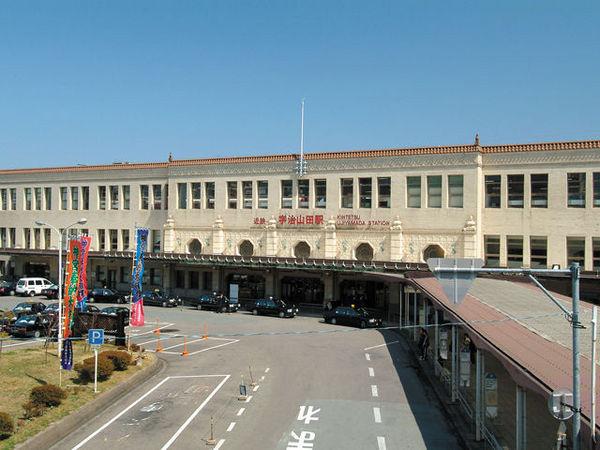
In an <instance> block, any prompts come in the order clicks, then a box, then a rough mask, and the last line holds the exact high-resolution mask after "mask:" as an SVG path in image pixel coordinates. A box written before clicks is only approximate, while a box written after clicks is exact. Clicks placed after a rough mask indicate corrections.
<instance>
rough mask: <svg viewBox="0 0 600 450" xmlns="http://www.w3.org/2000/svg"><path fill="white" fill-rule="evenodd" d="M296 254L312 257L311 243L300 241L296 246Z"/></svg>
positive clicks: (296, 255)
mask: <svg viewBox="0 0 600 450" xmlns="http://www.w3.org/2000/svg"><path fill="white" fill-rule="evenodd" d="M294 256H295V257H296V258H310V245H308V243H306V242H305V241H300V242H298V243H297V244H296V246H295V247H294Z"/></svg>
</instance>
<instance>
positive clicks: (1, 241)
mask: <svg viewBox="0 0 600 450" xmlns="http://www.w3.org/2000/svg"><path fill="white" fill-rule="evenodd" d="M0 247H2V248H6V247H8V245H7V243H6V228H0Z"/></svg>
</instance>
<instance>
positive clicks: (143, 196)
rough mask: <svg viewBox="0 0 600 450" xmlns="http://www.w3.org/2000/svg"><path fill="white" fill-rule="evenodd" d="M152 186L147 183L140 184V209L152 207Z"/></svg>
mask: <svg viewBox="0 0 600 450" xmlns="http://www.w3.org/2000/svg"><path fill="white" fill-rule="evenodd" d="M148 197H150V188H149V187H148V185H147V184H142V185H140V209H150V200H149V198H148Z"/></svg>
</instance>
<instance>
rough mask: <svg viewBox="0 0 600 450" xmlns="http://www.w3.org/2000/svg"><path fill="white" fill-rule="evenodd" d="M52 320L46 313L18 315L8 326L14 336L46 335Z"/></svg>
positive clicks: (36, 336) (50, 327)
mask: <svg viewBox="0 0 600 450" xmlns="http://www.w3.org/2000/svg"><path fill="white" fill-rule="evenodd" d="M52 324H53V320H52V318H51V316H48V315H46V314H35V315H24V316H21V317H19V318H18V319H17V320H16V321H15V322H14V323H13V324H12V326H11V327H10V334H11V335H12V336H14V337H35V338H39V337H40V336H46V335H47V334H48V333H49V332H50V330H51V329H52Z"/></svg>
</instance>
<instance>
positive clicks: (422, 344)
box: [419, 328, 429, 360]
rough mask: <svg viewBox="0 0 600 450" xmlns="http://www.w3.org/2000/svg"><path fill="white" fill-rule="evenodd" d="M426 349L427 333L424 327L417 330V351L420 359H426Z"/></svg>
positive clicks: (427, 343) (427, 342) (427, 344)
mask: <svg viewBox="0 0 600 450" xmlns="http://www.w3.org/2000/svg"><path fill="white" fill-rule="evenodd" d="M427 350H429V333H427V330H426V329H425V328H421V331H420V332H419V352H420V358H421V360H425V359H427Z"/></svg>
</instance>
